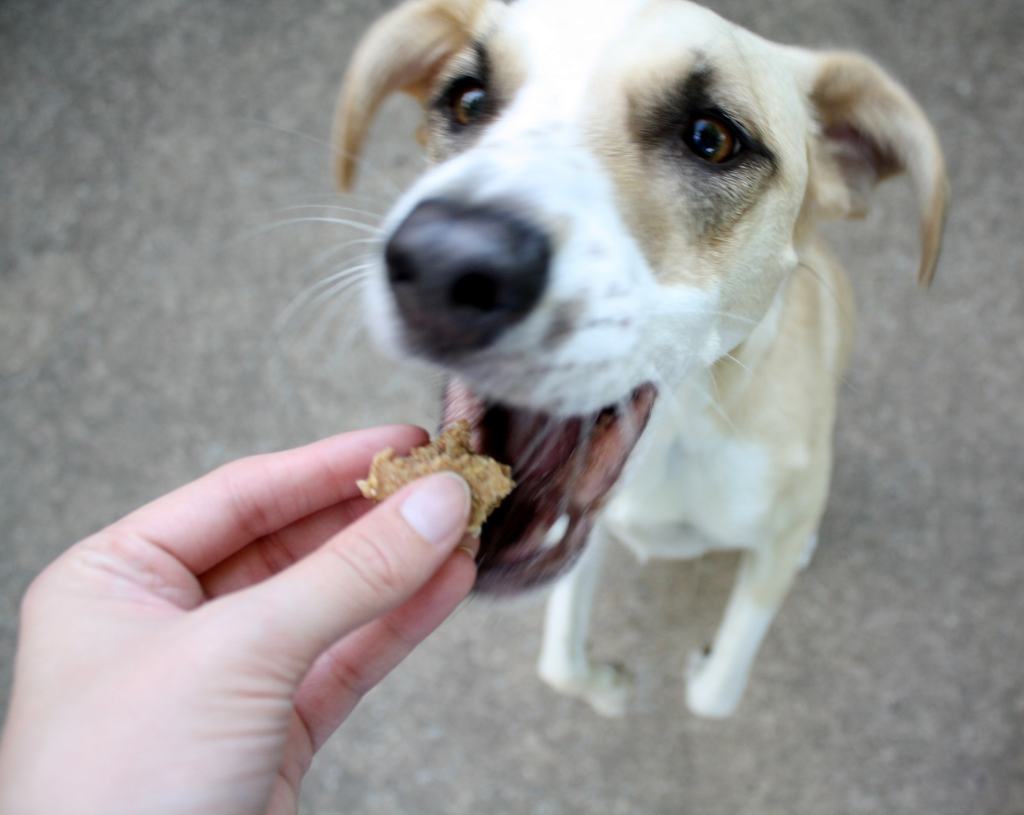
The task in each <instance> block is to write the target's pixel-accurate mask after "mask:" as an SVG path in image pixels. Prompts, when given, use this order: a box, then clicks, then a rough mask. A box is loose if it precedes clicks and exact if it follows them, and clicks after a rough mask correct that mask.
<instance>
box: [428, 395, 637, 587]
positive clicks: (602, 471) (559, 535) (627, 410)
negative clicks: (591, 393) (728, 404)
mask: <svg viewBox="0 0 1024 815" xmlns="http://www.w3.org/2000/svg"><path fill="white" fill-rule="evenodd" d="M655 396H656V391H655V388H654V386H653V385H649V384H648V385H642V386H641V387H639V388H637V389H636V390H635V391H633V393H632V394H630V395H629V396H628V397H627V398H625V399H623V400H622V401H621V402H619V403H617V404H615V405H612V406H609V407H606V408H604V409H603V410H600V411H598V412H596V413H591V414H587V415H584V416H572V417H556V416H551V415H548V414H544V413H537V412H533V411H529V410H523V409H520V408H514V407H510V406H508V405H502V404H497V403H494V402H489V401H486V400H484V399H481V398H479V397H477V396H476V395H475V394H474V393H473V392H472V390H470V388H469V387H467V386H466V385H465V384H464V383H462V382H460V381H459V380H457V379H453V380H451V381H450V382H449V383H448V385H447V387H446V388H445V394H444V409H443V415H442V420H441V421H442V427H447V426H448V425H449V424H451V423H452V422H454V421H457V420H459V419H466V420H468V421H469V422H470V425H471V426H472V428H473V444H474V446H475V447H476V449H477V451H478V452H481V453H486V454H487V455H489V456H492V457H494V458H496V459H497V460H498V461H502V462H505V463H507V464H510V465H511V466H512V473H513V477H514V478H515V480H516V484H517V486H516V488H515V489H514V490H513V491H512V494H511V495H509V497H508V498H507V499H505V501H504V503H503V504H502V505H501V506H500V507H498V509H497V510H496V511H495V513H494V514H493V515H492V516H491V517H490V519H489V520H488V521H487V523H486V524H484V527H483V531H482V532H481V535H480V554H479V555H478V558H477V560H478V564H479V572H478V576H477V582H476V589H477V590H478V591H484V592H491V593H511V592H516V591H521V590H524V589H528V588H531V587H535V586H539V585H542V584H543V583H546V582H548V581H550V580H552V579H553V578H555V577H557V576H558V575H560V574H562V573H563V572H565V571H566V570H567V569H568V568H569V567H570V566H571V565H572V563H573V562H574V561H575V560H576V558H578V557H579V555H580V553H581V552H582V551H583V547H584V546H585V545H586V542H587V537H588V536H589V534H590V529H591V526H592V525H593V521H594V516H595V515H596V513H597V511H598V510H599V509H600V508H601V506H602V505H603V504H604V501H605V500H606V498H607V496H608V493H609V491H610V490H611V488H612V487H613V486H614V485H615V482H616V481H617V480H618V479H619V476H620V475H621V474H622V469H623V467H624V466H625V464H626V460H627V459H628V458H629V454H630V453H631V452H632V451H633V447H634V446H635V445H636V442H637V440H638V439H639V438H640V434H641V433H642V432H643V430H644V427H645V426H646V425H647V420H648V419H649V418H650V415H651V409H652V407H653V406H654V399H655Z"/></svg>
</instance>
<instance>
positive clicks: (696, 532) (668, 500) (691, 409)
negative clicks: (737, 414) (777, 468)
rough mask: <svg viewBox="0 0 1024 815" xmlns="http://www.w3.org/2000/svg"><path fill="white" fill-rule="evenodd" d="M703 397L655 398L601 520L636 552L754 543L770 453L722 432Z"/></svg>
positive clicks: (698, 550) (685, 551)
mask: <svg viewBox="0 0 1024 815" xmlns="http://www.w3.org/2000/svg"><path fill="white" fill-rule="evenodd" d="M708 410H712V411H713V408H710V407H708V406H707V405H706V400H705V399H704V398H703V397H702V396H697V397H696V398H694V399H690V400H683V399H681V400H678V401H670V400H666V399H662V400H660V402H659V404H658V406H657V407H656V408H655V412H654V414H653V415H652V417H651V422H650V424H649V426H648V429H647V432H645V433H644V437H643V439H642V440H641V442H640V444H639V445H638V447H637V450H636V451H635V453H634V456H633V458H632V460H631V461H630V464H629V467H628V471H627V473H626V476H625V477H624V479H623V482H622V484H621V485H620V487H619V489H618V491H617V492H616V493H615V495H614V497H613V499H612V501H611V502H610V503H609V505H608V507H607V509H606V511H605V514H604V516H603V521H604V522H605V523H606V524H607V525H608V527H609V529H610V531H611V532H612V533H613V534H614V535H615V536H616V537H617V538H619V539H620V540H622V542H623V543H626V544H627V545H629V547H630V548H631V549H634V550H635V551H636V552H637V554H638V555H640V556H649V557H680V558H686V557H694V556H697V555H700V554H702V553H703V552H705V551H708V550H711V549H735V548H752V547H755V546H757V545H758V532H759V529H761V528H763V527H762V524H763V520H764V518H765V515H766V513H768V512H769V511H770V509H771V505H772V502H771V498H770V496H771V490H770V481H771V471H772V467H771V457H770V455H769V451H768V450H767V449H766V448H765V447H764V446H763V445H759V444H757V443H755V442H750V441H746V440H743V439H739V438H736V437H734V436H732V435H728V434H724V433H723V432H722V430H721V422H719V421H716V420H715V419H714V418H713V417H712V416H710V415H709V414H708V412H707V411H708Z"/></svg>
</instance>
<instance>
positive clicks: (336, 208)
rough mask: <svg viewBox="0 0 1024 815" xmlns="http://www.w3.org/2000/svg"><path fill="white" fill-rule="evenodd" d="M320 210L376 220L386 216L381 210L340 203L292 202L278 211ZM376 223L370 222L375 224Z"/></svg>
mask: <svg viewBox="0 0 1024 815" xmlns="http://www.w3.org/2000/svg"><path fill="white" fill-rule="evenodd" d="M310 209H311V210H320V211H326V212H344V213H348V214H350V215H362V216H364V217H366V218H370V219H372V220H374V221H380V219H381V218H383V217H384V215H383V214H381V213H379V212H371V211H370V210H368V209H363V208H361V207H346V206H341V205H339V204H292V205H291V206H287V207H281V208H280V209H279V210H277V211H278V212H301V211H302V210H310ZM373 225H374V224H369V226H373Z"/></svg>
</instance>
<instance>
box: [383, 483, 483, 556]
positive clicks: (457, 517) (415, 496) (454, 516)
mask: <svg viewBox="0 0 1024 815" xmlns="http://www.w3.org/2000/svg"><path fill="white" fill-rule="evenodd" d="M399 511H400V512H401V513H402V517H403V518H405V520H406V523H408V524H409V526H411V527H412V528H413V529H415V530H416V531H417V532H418V533H419V534H420V535H421V536H423V538H425V539H426V540H428V541H430V542H431V543H434V544H437V545H439V546H440V545H443V544H455V543H457V542H458V541H459V540H461V539H462V533H463V532H464V531H465V529H466V520H467V518H468V517H469V485H468V484H467V483H466V482H465V481H464V480H463V479H462V477H461V476H458V475H456V474H455V473H437V474H436V475H432V476H429V477H427V478H424V479H422V480H421V481H419V482H417V483H416V485H415V486H414V487H413V493H412V495H410V496H409V497H408V498H406V499H405V501H404V502H403V503H402V507H401V509H400V510H399Z"/></svg>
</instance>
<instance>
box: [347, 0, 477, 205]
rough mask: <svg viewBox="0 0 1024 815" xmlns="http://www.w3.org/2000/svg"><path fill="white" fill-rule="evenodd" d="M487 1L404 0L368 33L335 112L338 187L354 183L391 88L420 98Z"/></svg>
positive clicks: (461, 43)
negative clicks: (368, 137)
mask: <svg viewBox="0 0 1024 815" xmlns="http://www.w3.org/2000/svg"><path fill="white" fill-rule="evenodd" d="M485 5H486V0H407V2H405V3H403V4H402V5H401V6H399V7H398V8H396V9H394V10H393V11H391V12H389V13H388V14H387V15H385V16H384V17H382V18H381V19H380V20H378V21H377V23H376V24H375V25H374V26H373V27H372V28H371V29H370V30H369V31H368V32H367V34H366V36H365V37H364V38H363V40H362V42H361V43H360V44H359V47H358V48H357V49H356V52H355V54H354V55H353V57H352V61H351V63H350V64H349V67H348V72H347V74H346V75H345V80H344V82H343V84H342V89H341V95H340V97H339V98H338V105H337V108H336V110H335V114H334V133H333V137H332V144H333V146H334V175H335V180H336V181H337V184H338V186H339V187H340V188H341V189H348V188H349V187H350V186H351V185H352V181H353V180H354V178H355V171H356V164H357V162H358V156H359V150H360V148H361V147H362V144H363V140H364V139H365V138H366V132H367V130H368V129H369V127H370V122H371V121H372V119H373V115H374V113H376V111H377V108H378V107H379V105H380V103H381V102H382V101H384V99H385V97H387V96H388V95H389V94H391V93H394V92H395V91H404V92H406V93H409V94H411V95H413V96H415V97H417V98H418V99H421V100H422V99H423V98H424V97H425V96H426V94H427V92H428V91H429V89H430V82H431V80H432V79H433V78H434V76H435V75H436V73H437V71H438V70H439V69H440V68H441V66H442V65H443V64H444V62H445V61H446V60H447V59H448V58H449V57H451V56H452V55H453V54H454V53H455V52H457V51H459V50H460V49H461V48H463V47H464V46H465V45H466V44H467V43H468V42H469V40H470V38H471V37H472V35H473V29H474V26H475V23H476V21H477V18H478V17H479V15H480V12H481V11H482V10H483V8H484V6H485Z"/></svg>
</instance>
